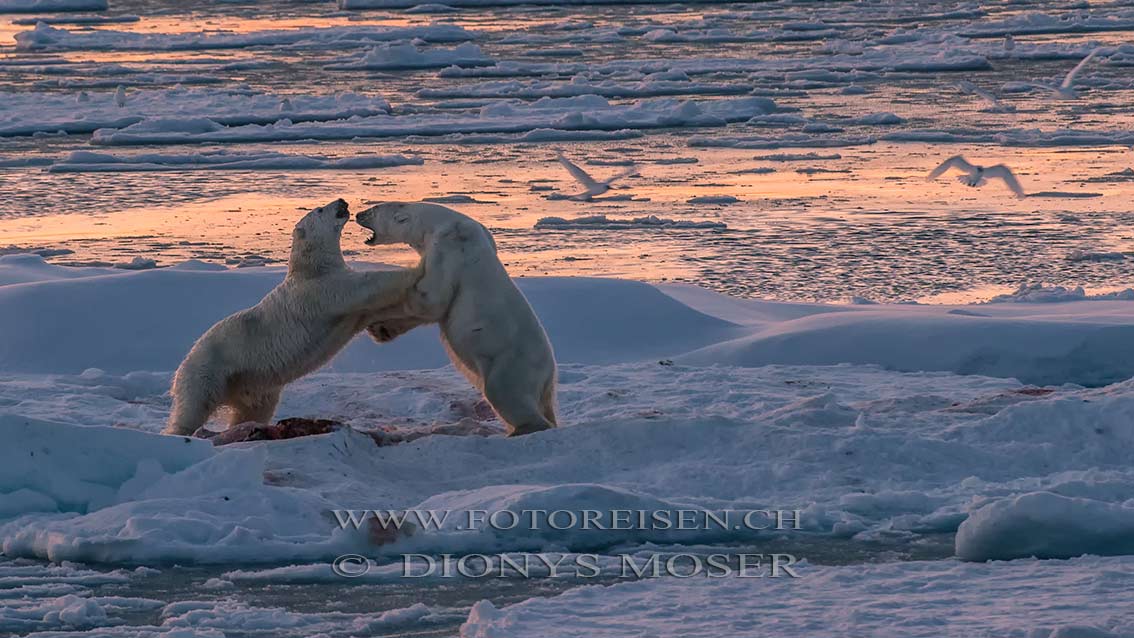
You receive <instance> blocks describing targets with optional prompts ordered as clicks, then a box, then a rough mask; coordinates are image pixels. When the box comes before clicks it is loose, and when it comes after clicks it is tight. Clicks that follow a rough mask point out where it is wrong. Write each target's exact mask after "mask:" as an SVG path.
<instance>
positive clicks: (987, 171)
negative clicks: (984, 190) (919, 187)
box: [927, 155, 1027, 197]
mask: <svg viewBox="0 0 1134 638" xmlns="http://www.w3.org/2000/svg"><path fill="white" fill-rule="evenodd" d="M950 168H956V169H958V170H961V171H964V172H965V173H967V174H966V175H961V176H959V177H958V181H960V182H961V183H962V184H964V185H966V186H974V187H975V186H983V185H984V184H985V183H986V182H987V181H988V180H989V179H994V178H995V179H1001V180H1004V183H1005V184H1007V185H1008V188H1010V189H1011V190H1012V192H1013V193H1015V194H1016V197H1027V195H1026V194H1025V193H1024V187H1023V186H1020V182H1019V180H1017V179H1016V176H1015V175H1013V174H1012V169H1010V168H1008V167H1007V166H1005V165H1003V164H997V165H996V166H989V167H988V168H985V167H983V166H977V165H976V164H970V163H969V161H968V160H966V159H965V158H964V157H962V156H960V155H954V156H953V157H950V158H949V159H947V160H945V161H944V162H941V165H940V166H938V167H937V168H935V169H933V172H931V173H930V174H929V177H928V178H927V179H929V180H934V179H937V178H938V177H940V176H941V175H942V174H944V173H945V171H947V170H949V169H950Z"/></svg>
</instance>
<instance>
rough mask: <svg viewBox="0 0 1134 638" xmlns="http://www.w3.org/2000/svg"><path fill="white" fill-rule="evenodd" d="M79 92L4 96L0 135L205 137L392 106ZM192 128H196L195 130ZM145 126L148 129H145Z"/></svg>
mask: <svg viewBox="0 0 1134 638" xmlns="http://www.w3.org/2000/svg"><path fill="white" fill-rule="evenodd" d="M77 95H78V94H67V93H57V92H55V93H43V92H24V91H20V92H4V93H0V99H2V100H3V101H4V103H5V105H6V106H8V107H9V110H6V111H5V112H4V113H3V114H0V136H19V135H33V134H35V133H40V132H43V133H55V132H57V131H64V132H67V133H91V132H93V131H95V130H97V129H108V130H113V129H116V128H120V127H126V126H130V125H137V124H140V123H141V124H143V126H149V127H154V126H156V125H157V123H163V124H162V126H161V128H162V129H165V130H168V129H170V128H172V127H174V126H175V125H178V126H176V128H177V129H178V130H181V131H183V132H198V133H204V132H208V131H211V130H220V128H221V127H222V126H240V125H244V124H270V123H274V122H277V121H279V120H281V119H287V120H288V121H290V122H318V121H329V120H341V119H344V118H350V117H355V116H371V115H378V114H381V113H386V112H388V111H389V110H390V105H389V103H387V102H386V101H385V100H384V99H382V98H381V97H372V96H367V95H361V94H358V93H349V92H343V93H337V94H334V95H313V96H304V95H291V96H289V95H279V94H270V93H262V92H258V91H252V90H248V91H241V90H225V91H217V90H209V89H182V88H176V89H159V90H130V91H127V92H126V104H125V105H124V106H121V107H120V106H118V105H117V104H115V100H114V95H115V91H114V90H110V91H90V92H87V93H85V94H84V95H85V97H86V99H85V100H82V101H79V100H77V99H76V97H77ZM190 125H191V126H190ZM139 128H142V127H139Z"/></svg>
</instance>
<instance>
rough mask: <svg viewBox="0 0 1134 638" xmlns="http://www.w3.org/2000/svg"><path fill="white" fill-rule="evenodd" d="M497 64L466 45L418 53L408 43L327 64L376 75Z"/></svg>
mask: <svg viewBox="0 0 1134 638" xmlns="http://www.w3.org/2000/svg"><path fill="white" fill-rule="evenodd" d="M495 63H496V61H495V60H493V59H492V58H490V57H488V56H486V55H485V54H484V53H483V52H481V50H480V47H478V46H477V45H475V44H472V43H471V42H466V43H464V44H461V45H459V46H456V47H454V48H452V49H445V48H429V49H420V48H418V47H415V46H414V45H413V44H410V43H407V42H401V43H395V44H387V45H382V46H377V47H374V48H373V49H370V50H369V51H367V52H365V53H363V54H362V55H360V56H356V57H350V58H342V59H340V60H338V61H335V62H332V63H331V64H328V65H327V66H326V67H324V68H326V69H328V70H331V71H375V70H395V69H433V68H442V67H447V66H452V65H456V66H458V67H466V66H488V65H490V64H495Z"/></svg>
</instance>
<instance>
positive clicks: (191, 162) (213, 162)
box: [47, 151, 424, 173]
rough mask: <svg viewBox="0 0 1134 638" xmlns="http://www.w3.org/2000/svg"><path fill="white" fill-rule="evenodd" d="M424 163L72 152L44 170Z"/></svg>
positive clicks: (414, 161) (399, 158)
mask: <svg viewBox="0 0 1134 638" xmlns="http://www.w3.org/2000/svg"><path fill="white" fill-rule="evenodd" d="M423 161H424V160H422V159H421V158H418V157H406V156H404V155H358V156H355V157H344V158H337V159H336V158H328V157H320V156H312V155H289V154H287V153H276V152H260V153H238V152H230V151H212V152H202V153H191V154H185V155H178V154H168V153H142V154H139V155H129V156H123V155H110V154H107V153H92V152H90V151H73V152H71V153H70V154H69V155H67V156H66V157H64V158H62V159H60V160H58V161H56V162H54V163H53V164H51V165H50V166H48V167H47V170H48V171H49V172H52V173H88V172H104V173H105V172H126V171H194V170H365V169H373V168H388V167H391V166H419V165H421V164H422V163H423Z"/></svg>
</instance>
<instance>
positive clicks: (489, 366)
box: [357, 202, 556, 436]
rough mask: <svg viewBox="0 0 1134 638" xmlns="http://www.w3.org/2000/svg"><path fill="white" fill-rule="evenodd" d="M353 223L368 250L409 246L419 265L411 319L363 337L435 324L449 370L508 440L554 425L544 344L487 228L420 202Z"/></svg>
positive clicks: (550, 361) (551, 363) (377, 209)
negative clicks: (366, 233) (479, 397)
mask: <svg viewBox="0 0 1134 638" xmlns="http://www.w3.org/2000/svg"><path fill="white" fill-rule="evenodd" d="M357 221H358V223H359V224H361V225H362V226H364V227H366V228H369V229H370V230H371V231H373V233H374V234H373V236H371V237H370V239H368V240H367V241H366V243H367V244H368V245H371V246H375V245H379V244H393V243H405V244H409V245H410V246H411V247H413V249H414V250H416V251H417V253H418V254H419V255H421V257H422V263H423V264H424V266H425V274H424V275H423V276H422V278H421V281H419V282H418V283H417V284H416V285H415V286H414V289H413V291H412V292H411V293H410V294H409V298H408V301H407V308H406V312H404V313H403V314H405V315H409V317H410V318H409V319H397V318H394V319H392V320H389V321H382V322H379V323H376V324H374V325H372V326H371V327H370V328H369V331H370V334H371V335H372V336H374V338H375V339H377V340H378V341H388V340H389V339H392V338H393V337H395V336H397V335H398V334H401V333H403V332H405V331H407V330H409V329H411V328H413V327H414V326H417V325H420V324H422V323H432V322H438V323H440V325H441V341H442V343H443V344H444V345H445V349H446V350H447V351H448V352H449V358H450V359H451V360H452V361H453V365H454V366H456V368H457V369H458V370H460V371H461V373H463V374H464V375H465V377H466V378H468V380H469V381H470V382H471V383H472V384H473V385H474V386H476V388H477V389H478V390H480V391H481V392H482V393H483V394H484V398H485V399H487V400H488V403H489V404H491V405H492V408H493V409H494V410H496V413H497V414H498V415H499V416H500V419H501V420H502V421H503V422H504V424H505V425H506V426H507V427H508V435H509V436H517V435H520V434H528V433H531V432H538V431H540V430H546V429H548V428H553V427H555V425H556V419H555V380H556V379H555V378H556V374H555V355H554V354H553V353H552V351H551V343H549V342H548V340H547V333H546V332H544V330H543V325H541V324H540V322H539V319H538V318H537V317H536V315H535V312H533V311H532V307H531V306H530V305H528V300H527V299H525V298H524V295H523V293H521V292H520V290H519V288H516V285H515V284H514V283H512V279H511V278H510V277H509V276H508V272H507V271H506V270H504V265H503V264H501V263H500V260H499V259H498V258H497V257H496V242H495V241H493V239H492V235H491V234H489V232H488V229H486V228H485V227H484V226H482V225H480V223H478V222H477V221H476V220H474V219H472V218H470V217H466V216H465V215H462V214H461V213H458V212H457V211H455V210H452V209H450V208H446V207H444V206H438V205H436V204H426V203H405V202H386V203H383V204H379V205H377V206H374V207H373V208H370V209H368V210H365V211H363V212H361V213H359V214H358V217H357Z"/></svg>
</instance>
